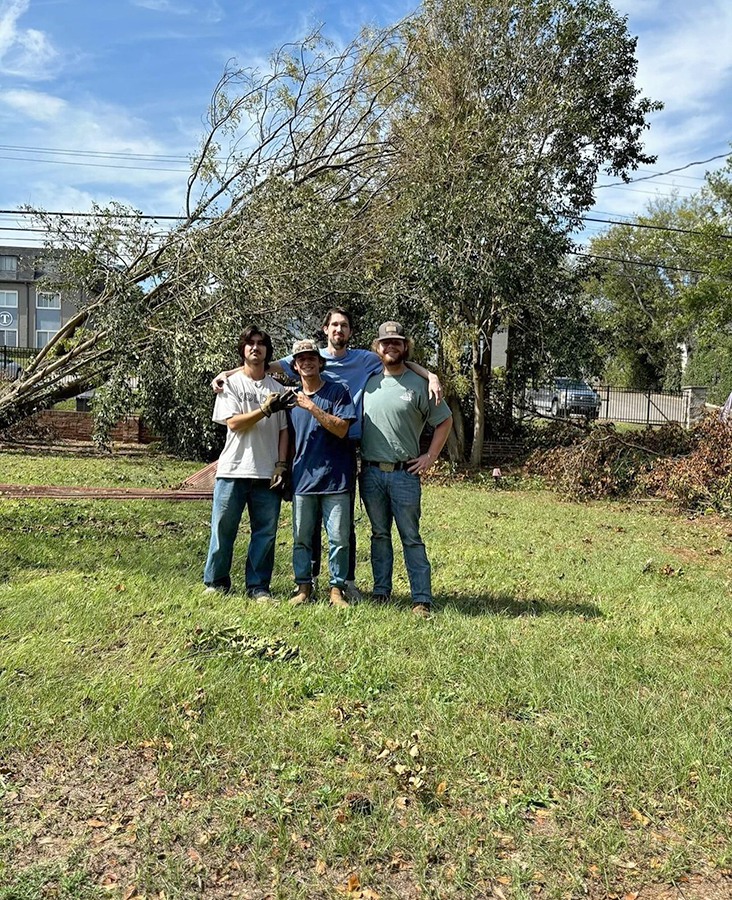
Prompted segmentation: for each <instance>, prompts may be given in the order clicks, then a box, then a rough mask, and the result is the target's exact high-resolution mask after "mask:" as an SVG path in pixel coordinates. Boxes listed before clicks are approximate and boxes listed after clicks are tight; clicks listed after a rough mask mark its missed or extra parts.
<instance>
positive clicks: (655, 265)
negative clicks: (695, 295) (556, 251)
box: [568, 250, 732, 281]
mask: <svg viewBox="0 0 732 900" xmlns="http://www.w3.org/2000/svg"><path fill="white" fill-rule="evenodd" d="M568 252H569V253H570V254H571V255H572V256H583V257H586V258H588V259H600V260H604V261H606V262H617V263H623V264H624V265H630V266H641V267H642V268H647V269H664V270H665V271H667V272H681V273H682V274H683V275H706V276H707V277H708V278H721V279H723V280H724V281H732V277H730V276H729V275H722V274H720V273H718V272H705V271H702V270H701V269H684V268H681V267H680V266H668V265H666V264H665V263H662V262H651V261H649V260H640V259H622V257H619V256H604V255H602V254H599V253H584V252H582V251H580V250H569V251H568Z"/></svg>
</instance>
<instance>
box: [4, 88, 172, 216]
mask: <svg viewBox="0 0 732 900" xmlns="http://www.w3.org/2000/svg"><path fill="white" fill-rule="evenodd" d="M19 113H22V114H23V121H24V123H25V127H24V132H23V143H24V145H25V146H27V147H46V148H53V149H54V150H55V151H56V152H55V153H54V154H44V153H42V152H39V151H20V150H19V151H17V152H16V153H12V157H13V158H5V159H3V161H2V166H3V173H4V175H5V178H6V183H8V184H12V185H14V190H13V193H14V196H13V197H12V198H8V203H10V204H12V205H14V204H17V203H31V204H32V205H37V206H42V207H45V208H47V209H49V208H51V209H88V208H89V205H90V202H91V198H92V197H94V198H95V199H96V200H97V201H98V202H101V203H104V202H106V201H107V200H109V199H112V198H114V199H117V200H119V201H121V202H127V201H129V200H132V202H133V203H134V205H136V206H138V207H140V208H143V209H145V210H146V211H153V212H167V211H168V210H169V209H170V207H171V205H172V203H173V202H174V198H175V197H177V198H178V200H177V203H176V204H175V208H176V209H177V208H179V207H180V205H181V203H182V198H183V194H184V191H185V184H186V178H187V174H188V163H187V162H186V160H184V159H181V160H179V161H178V160H168V159H161V160H156V159H138V158H135V157H136V156H140V155H148V156H170V155H175V156H184V155H185V152H186V151H187V150H189V149H190V148H189V147H188V146H186V148H185V149H182V148H180V147H171V146H170V145H169V144H164V143H163V142H162V141H160V140H157V139H156V138H154V137H151V136H150V132H149V125H148V123H147V122H145V121H143V120H141V119H139V118H137V117H135V116H133V115H131V114H130V113H129V112H128V111H127V110H125V109H124V108H122V107H119V106H115V105H113V104H109V103H103V102H101V101H99V100H95V99H93V98H90V97H86V98H79V99H74V100H73V101H72V100H66V99H63V98H61V97H57V96H54V95H52V94H49V93H42V92H40V91H31V90H14V91H7V92H5V93H0V129H2V128H4V127H5V126H6V123H8V122H12V121H17V120H18V118H19V116H18V114H19ZM80 150H83V151H84V152H85V153H89V151H91V152H93V153H97V154H116V156H114V157H110V156H107V155H104V156H89V155H86V156H85V155H80V153H79V151H80ZM59 151H69V152H68V153H64V152H59ZM2 155H3V156H5V157H10V156H11V153H10V152H8V151H3V154H2ZM163 203H165V207H163V206H162V204H163Z"/></svg>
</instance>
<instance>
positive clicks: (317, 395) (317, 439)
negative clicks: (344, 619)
mask: <svg viewBox="0 0 732 900" xmlns="http://www.w3.org/2000/svg"><path fill="white" fill-rule="evenodd" d="M324 366H325V363H324V361H323V359H322V357H321V356H320V353H319V351H318V345H317V344H316V343H315V341H311V340H303V341H295V343H294V345H293V348H292V367H293V371H294V372H295V373H296V374H297V376H298V377H299V378H300V381H301V383H302V390H301V391H298V393H297V394H296V395H295V406H294V407H293V408H292V409H291V410H290V412H289V415H288V419H289V424H290V429H291V434H292V437H293V444H294V448H295V455H294V458H293V461H292V494H293V497H292V567H293V570H294V574H295V583H296V585H297V588H296V591H295V595H294V596H293V598H292V600H291V601H290V602H291V603H293V604H299V603H304V602H305V601H306V600H307V599H308V598H309V597H310V594H311V591H312V554H313V533H314V531H315V523H316V521H317V520H318V517H319V516H322V519H323V523H324V525H325V533H326V535H327V536H328V569H329V571H330V593H329V597H328V599H329V601H330V604H331V606H348V600H347V599H346V598H345V596H344V588H345V585H346V577H347V575H348V544H349V540H348V538H349V534H350V531H351V509H350V507H351V504H350V495H351V490H352V487H353V458H352V451H351V444H350V442H349V440H348V437H347V434H348V428H349V425H351V423H352V422H353V421H354V420H355V418H356V409H355V407H354V404H353V401H352V399H351V394H350V392H349V390H348V387H347V386H346V385H345V384H344V383H343V382H340V381H326V380H324V379H323V378H321V375H320V373H321V371H322V369H323V367H324Z"/></svg>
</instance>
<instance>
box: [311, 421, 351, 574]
mask: <svg viewBox="0 0 732 900" xmlns="http://www.w3.org/2000/svg"><path fill="white" fill-rule="evenodd" d="M360 443H361V442H360V441H359V440H352V439H351V438H349V439H348V447H349V451H350V454H351V491H350V504H349V509H350V516H351V532H350V534H349V535H348V575H347V576H346V581H354V580H355V578H356V471H357V467H358V447H359V444H360ZM322 530H323V517H322V516H321V515H320V513H318V517H317V519H316V520H315V527H314V528H313V578H317V577H318V575H320V557H321V553H322V551H321V547H322V544H321V537H322V535H321V532H322Z"/></svg>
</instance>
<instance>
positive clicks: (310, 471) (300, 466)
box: [287, 380, 356, 494]
mask: <svg viewBox="0 0 732 900" xmlns="http://www.w3.org/2000/svg"><path fill="white" fill-rule="evenodd" d="M309 397H310V399H311V400H312V401H313V403H315V404H317V405H318V406H319V407H320V408H321V409H323V410H325V412H327V413H330V414H331V415H333V416H338V417H339V418H340V419H347V420H348V421H353V419H354V418H355V416H356V409H355V407H354V405H353V401H352V400H351V395H350V393H349V391H348V387H347V386H346V385H345V384H343V382H339V381H325V380H324V381H323V384H322V385H321V386H320V387H319V388H318V390H317V391H316V392H315V393H314V394H310V395H309ZM287 417H288V420H289V426H290V437H291V439H292V440H293V443H294V446H295V457H294V459H293V461H292V492H293V494H340V493H343V492H344V491H350V490H351V488H352V484H351V482H352V473H353V464H352V453H353V451H352V448H351V443H350V441H349V440H348V437H347V436H346V437H342V438H339V437H336V436H335V435H334V434H331V433H330V431H328V429H327V428H323V426H322V425H321V424H320V422H318V420H317V419H316V418H315V416H314V415H313V414H312V413H311V412H308V410H307V409H301V408H300V407H299V406H294V407H293V408H292V409H291V410H289V411H288V414H287Z"/></svg>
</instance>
